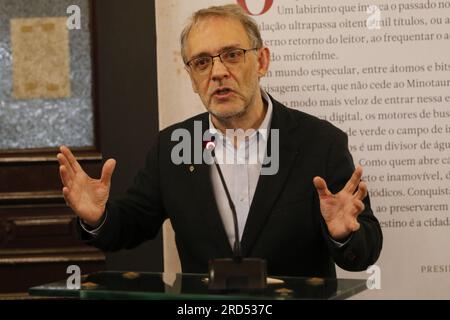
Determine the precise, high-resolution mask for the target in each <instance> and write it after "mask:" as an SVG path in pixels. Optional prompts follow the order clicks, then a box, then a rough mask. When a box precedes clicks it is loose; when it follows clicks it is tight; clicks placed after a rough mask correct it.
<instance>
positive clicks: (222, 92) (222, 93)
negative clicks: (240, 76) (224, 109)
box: [213, 87, 233, 99]
mask: <svg viewBox="0 0 450 320" xmlns="http://www.w3.org/2000/svg"><path fill="white" fill-rule="evenodd" d="M232 94H233V90H231V89H230V88H226V87H222V88H218V89H216V90H215V91H214V93H213V96H215V97H217V98H219V99H223V98H228V97H229V96H231V95H232Z"/></svg>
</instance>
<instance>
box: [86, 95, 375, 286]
mask: <svg viewBox="0 0 450 320" xmlns="http://www.w3.org/2000/svg"><path fill="white" fill-rule="evenodd" d="M272 100H273V99H272ZM194 121H201V123H202V128H203V130H207V129H209V122H208V114H207V113H204V114H201V115H198V116H196V117H193V118H191V119H188V120H186V121H184V122H182V123H178V124H176V125H174V126H171V127H169V128H167V129H165V130H163V131H161V132H160V134H159V137H158V143H157V144H156V145H155V146H154V147H153V148H152V149H151V150H150V152H149V153H148V156H147V159H146V166H145V168H144V169H142V170H141V171H140V172H139V173H138V174H137V176H136V178H135V181H134V184H133V186H132V187H131V188H130V189H129V190H128V191H127V193H126V195H125V196H124V197H123V198H122V199H119V200H117V201H110V202H108V204H107V212H108V216H107V219H106V222H105V224H104V226H103V227H102V229H101V232H100V234H99V235H98V236H96V237H95V238H94V239H91V238H90V236H88V235H87V234H86V233H84V234H83V232H81V233H82V237H83V238H84V239H85V240H87V241H88V243H90V244H92V245H94V246H96V247H98V248H100V249H102V250H105V251H111V250H112V251H113V250H119V249H122V248H133V247H135V246H137V245H139V244H140V243H142V242H143V241H145V240H148V239H152V238H154V237H155V236H156V234H157V233H158V231H159V229H160V227H161V225H162V223H163V221H164V220H165V219H166V218H170V220H171V223H172V226H173V228H174V231H175V235H176V243H177V248H178V252H179V255H180V260H181V264H182V270H183V272H189V273H206V272H207V268H208V260H209V259H211V258H225V257H232V248H231V246H230V244H229V241H228V238H227V236H226V233H225V229H224V227H223V224H222V221H221V218H220V215H219V212H218V209H217V205H216V201H215V198H214V195H213V191H212V184H211V179H210V176H209V166H208V165H206V164H200V165H194V170H193V171H192V168H191V165H189V164H182V165H175V164H173V163H172V161H171V152H172V148H173V147H174V146H175V145H176V144H177V143H178V142H172V141H171V133H172V132H173V130H175V129H180V128H184V129H187V130H188V131H189V132H190V133H193V131H194ZM271 129H279V130H280V131H279V132H280V166H279V171H278V173H277V174H276V175H272V176H269V175H265V176H260V179H259V181H258V185H257V188H256V191H255V195H254V198H253V202H252V204H251V208H250V212H249V215H248V220H247V223H246V226H245V229H244V233H243V237H242V251H243V255H244V256H245V257H261V258H264V259H266V260H267V266H268V273H269V274H271V275H289V276H319V277H335V276H336V271H335V266H334V262H336V263H337V264H338V265H339V266H340V267H341V268H343V269H346V270H350V271H362V270H365V269H366V268H367V267H368V266H370V265H372V264H373V263H375V261H376V260H377V258H378V256H379V254H380V251H381V247H382V233H381V228H380V225H379V223H378V221H377V219H376V218H375V217H374V215H373V213H372V210H371V209H370V202H369V198H368V197H367V198H366V199H365V200H364V202H365V205H366V209H365V211H364V212H363V213H362V214H361V215H360V216H359V217H358V221H359V222H360V224H361V228H360V229H359V230H358V231H357V232H355V233H354V234H353V235H352V237H351V240H350V241H349V242H348V243H347V244H346V245H345V246H344V247H341V248H338V247H337V246H336V244H335V243H333V242H332V241H331V240H330V237H329V235H328V231H327V228H326V226H325V222H324V220H323V218H322V216H321V213H320V209H319V201H318V196H317V192H316V191H315V189H314V186H313V183H312V181H313V178H314V177H315V176H321V177H323V178H324V179H325V180H326V181H327V183H328V187H329V188H330V190H331V191H332V192H333V193H334V192H337V191H339V190H341V189H342V187H343V186H344V185H345V183H346V182H347V181H348V179H349V178H350V177H351V175H352V173H353V171H354V165H353V160H352V157H351V155H350V153H349V151H348V146H347V136H346V134H345V133H344V132H342V131H341V130H339V129H338V128H336V127H334V126H333V125H331V124H330V123H328V122H326V121H323V120H320V119H317V118H315V117H313V116H310V115H308V114H305V113H302V112H299V111H296V110H292V109H288V108H287V107H285V106H283V105H281V104H280V103H278V102H277V101H275V100H273V115H272V122H271ZM268 145H270V137H269V143H268Z"/></svg>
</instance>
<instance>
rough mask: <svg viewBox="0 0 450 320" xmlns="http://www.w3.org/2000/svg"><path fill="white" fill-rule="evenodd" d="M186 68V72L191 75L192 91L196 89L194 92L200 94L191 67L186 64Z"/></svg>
mask: <svg viewBox="0 0 450 320" xmlns="http://www.w3.org/2000/svg"><path fill="white" fill-rule="evenodd" d="M184 70H186V72H187V73H188V75H189V78H190V79H191V85H192V91H194V93H197V94H198V87H197V83H195V79H194V77H193V76H192V74H191V70H190V69H189V67H187V66H185V67H184Z"/></svg>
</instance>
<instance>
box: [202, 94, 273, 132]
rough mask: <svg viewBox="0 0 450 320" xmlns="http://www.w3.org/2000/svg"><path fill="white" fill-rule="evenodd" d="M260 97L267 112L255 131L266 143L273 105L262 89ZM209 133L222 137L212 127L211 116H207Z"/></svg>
mask: <svg viewBox="0 0 450 320" xmlns="http://www.w3.org/2000/svg"><path fill="white" fill-rule="evenodd" d="M261 96H262V98H263V99H264V101H265V102H266V103H267V112H266V116H265V117H264V120H263V122H262V123H261V125H260V126H259V128H258V130H256V131H257V132H258V133H259V135H260V136H261V137H263V139H264V141H266V140H267V137H268V136H269V130H270V122H271V121H272V113H273V103H272V100H271V99H270V97H269V95H268V94H267V92H266V91H264V90H263V89H261ZM209 131H210V132H211V133H212V134H216V133H217V134H220V135H222V133H221V132H220V131H219V130H217V128H216V127H215V126H214V124H213V122H212V117H211V114H210V115H209Z"/></svg>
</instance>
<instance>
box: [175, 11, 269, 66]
mask: <svg viewBox="0 0 450 320" xmlns="http://www.w3.org/2000/svg"><path fill="white" fill-rule="evenodd" d="M209 17H221V18H229V19H234V20H237V21H239V22H240V23H242V26H243V27H244V29H245V30H246V31H247V35H248V38H249V39H250V41H251V43H252V46H253V47H254V48H258V49H259V48H262V47H263V41H262V38H261V33H260V32H259V28H258V24H257V23H256V21H255V20H254V19H253V18H252V17H250V16H249V15H248V14H247V13H246V12H245V11H244V9H242V8H241V6H239V5H237V4H228V5H224V6H213V7H209V8H207V9H202V10H199V11H197V12H194V14H192V16H191V17H190V19H189V20H188V23H187V25H186V26H185V27H184V29H183V31H182V32H181V35H180V44H181V56H182V58H183V61H184V63H186V62H187V57H186V43H187V39H188V37H189V33H190V32H191V30H192V28H193V27H194V26H195V25H196V24H197V23H198V22H199V21H200V20H202V19H205V18H209Z"/></svg>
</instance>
